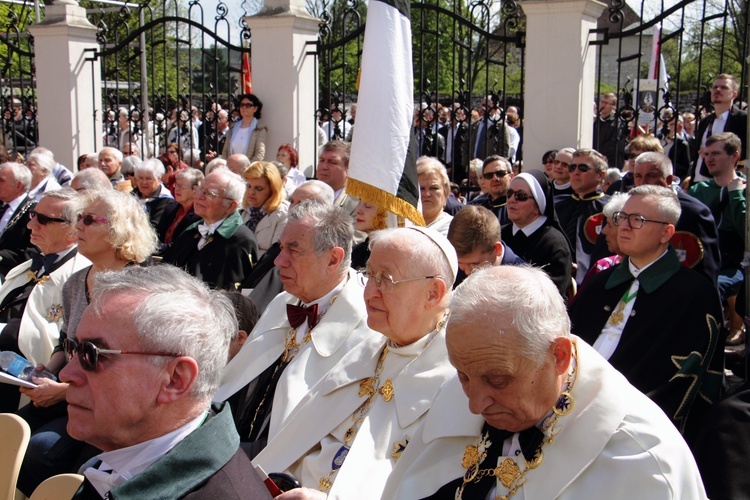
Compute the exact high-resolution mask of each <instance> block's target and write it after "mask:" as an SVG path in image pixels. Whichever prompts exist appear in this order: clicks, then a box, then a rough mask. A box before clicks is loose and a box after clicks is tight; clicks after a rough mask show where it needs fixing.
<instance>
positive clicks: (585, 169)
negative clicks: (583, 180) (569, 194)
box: [568, 163, 594, 174]
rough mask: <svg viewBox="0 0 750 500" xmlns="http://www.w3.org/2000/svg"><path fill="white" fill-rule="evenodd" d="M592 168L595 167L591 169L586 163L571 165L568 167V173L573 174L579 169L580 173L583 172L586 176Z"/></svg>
mask: <svg viewBox="0 0 750 500" xmlns="http://www.w3.org/2000/svg"><path fill="white" fill-rule="evenodd" d="M592 168H594V167H589V166H588V165H586V164H585V163H571V164H570V165H568V172H570V173H571V174H572V173H573V172H575V171H576V169H578V171H579V172H583V173H584V174H585V173H586V172H588V171H589V170H591V169H592Z"/></svg>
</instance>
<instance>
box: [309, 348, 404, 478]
mask: <svg viewBox="0 0 750 500" xmlns="http://www.w3.org/2000/svg"><path fill="white" fill-rule="evenodd" d="M386 356H388V346H387V345H386V346H385V347H384V348H383V352H382V353H381V354H380V358H379V359H378V364H377V366H376V367H375V376H374V377H369V378H366V379H365V380H363V381H362V382H360V383H359V396H360V397H362V396H367V399H365V400H364V401H363V402H362V404H361V405H359V408H357V409H356V410H354V413H352V422H353V423H352V425H351V427H349V428H348V429H347V430H346V432H345V433H344V445H343V446H342V447H341V448H339V450H338V451H337V452H336V455H334V457H333V461H332V464H333V467H332V468H331V472H329V473H328V475H327V476H325V477H322V478H320V484H319V486H320V491H323V492H325V491H328V490H330V489H331V486H333V481H332V480H331V478H333V476H334V474H336V473H337V472H338V470H339V469H340V468H341V466H342V465H343V464H344V460H346V455H347V454H348V453H349V449H350V443H351V442H352V439H354V436H356V435H357V431H358V430H359V428H360V426H361V425H362V422H363V421H364V420H365V417H366V416H367V413H368V412H369V411H370V405H371V403H372V400H373V398H374V397H375V395H377V394H380V395H381V396H383V400H384V401H385V402H386V403H387V402H390V401H391V400H392V399H393V396H394V395H395V391H394V390H393V382H391V379H386V381H385V383H383V385H380V386H379V384H380V374H381V373H383V364H384V363H385V358H386Z"/></svg>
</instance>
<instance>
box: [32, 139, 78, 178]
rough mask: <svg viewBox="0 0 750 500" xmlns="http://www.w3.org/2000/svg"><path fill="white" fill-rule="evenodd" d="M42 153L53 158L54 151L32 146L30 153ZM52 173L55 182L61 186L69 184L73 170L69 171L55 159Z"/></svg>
mask: <svg viewBox="0 0 750 500" xmlns="http://www.w3.org/2000/svg"><path fill="white" fill-rule="evenodd" d="M37 153H39V154H44V155H47V156H49V157H50V158H52V159H53V160H54V159H55V155H54V153H52V151H50V150H49V149H47V148H45V147H42V146H39V147H36V148H34V149H33V150H32V151H31V153H30V154H37ZM52 175H54V176H55V180H57V183H58V184H60V185H61V186H63V187H68V186H70V181H71V180H72V179H73V172H71V171H70V170H69V169H68V167H66V166H65V165H62V164H61V163H60V162H58V161H57V160H55V168H54V169H52Z"/></svg>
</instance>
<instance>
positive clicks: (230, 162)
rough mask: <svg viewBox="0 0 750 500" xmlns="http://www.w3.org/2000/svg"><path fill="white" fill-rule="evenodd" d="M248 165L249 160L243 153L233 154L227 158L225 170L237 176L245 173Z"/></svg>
mask: <svg viewBox="0 0 750 500" xmlns="http://www.w3.org/2000/svg"><path fill="white" fill-rule="evenodd" d="M250 163H251V162H250V159H249V158H248V157H247V156H246V155H245V154H244V153H237V154H233V155H231V156H230V157H229V158H227V168H228V169H229V170H231V171H232V172H234V173H235V174H237V175H239V176H242V175H243V174H244V173H245V170H247V167H249V166H250Z"/></svg>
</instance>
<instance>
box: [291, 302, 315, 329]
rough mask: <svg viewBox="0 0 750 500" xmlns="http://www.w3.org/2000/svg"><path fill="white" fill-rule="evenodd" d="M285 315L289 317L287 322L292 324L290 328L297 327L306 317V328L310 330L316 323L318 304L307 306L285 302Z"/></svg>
mask: <svg viewBox="0 0 750 500" xmlns="http://www.w3.org/2000/svg"><path fill="white" fill-rule="evenodd" d="M286 316H287V318H289V324H290V325H292V328H297V327H298V326H300V325H301V324H302V323H304V322H305V319H307V328H309V329H310V330H312V329H313V328H314V327H315V325H316V324H317V323H318V304H313V305H311V306H309V307H302V306H294V305H292V304H287V306H286Z"/></svg>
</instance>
